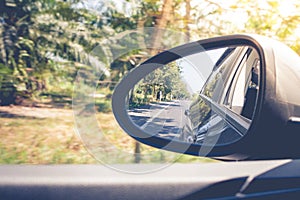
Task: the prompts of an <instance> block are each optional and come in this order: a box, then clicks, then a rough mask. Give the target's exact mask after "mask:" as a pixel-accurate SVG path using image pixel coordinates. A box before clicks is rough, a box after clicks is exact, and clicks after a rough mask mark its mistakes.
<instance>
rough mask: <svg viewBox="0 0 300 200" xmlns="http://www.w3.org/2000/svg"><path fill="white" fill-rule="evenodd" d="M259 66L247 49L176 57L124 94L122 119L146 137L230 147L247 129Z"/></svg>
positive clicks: (219, 49) (257, 81) (258, 59)
mask: <svg viewBox="0 0 300 200" xmlns="http://www.w3.org/2000/svg"><path fill="white" fill-rule="evenodd" d="M259 68H260V58H259V54H258V53H257V51H256V50H255V49H254V48H252V47H250V46H228V47H223V48H217V49H212V50H208V51H204V52H200V53H195V54H192V55H189V56H185V57H182V58H180V59H177V60H174V61H172V62H170V63H168V64H166V65H164V66H162V67H160V68H157V69H156V70H154V71H152V72H151V73H150V74H148V75H147V76H146V77H144V78H143V79H142V80H140V81H139V82H138V83H137V84H136V85H135V86H134V87H133V88H132V89H131V90H130V92H129V94H128V96H127V112H128V115H129V116H130V118H131V120H132V121H133V123H134V124H135V125H136V126H138V127H139V128H140V129H142V130H143V131H145V132H147V133H148V134H149V135H155V136H158V137H161V138H166V139H170V140H179V141H182V142H187V143H197V144H207V145H222V144H226V143H232V142H234V141H237V140H239V139H240V138H241V137H243V135H245V134H246V133H247V130H248V129H249V127H250V125H251V121H252V117H253V113H254V109H255V106H256V102H257V94H258V90H259V71H260V70H259Z"/></svg>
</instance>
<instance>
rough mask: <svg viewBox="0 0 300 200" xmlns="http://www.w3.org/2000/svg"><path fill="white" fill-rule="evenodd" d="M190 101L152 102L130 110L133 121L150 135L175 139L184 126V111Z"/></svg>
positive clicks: (129, 113)
mask: <svg viewBox="0 0 300 200" xmlns="http://www.w3.org/2000/svg"><path fill="white" fill-rule="evenodd" d="M189 104H190V101H186V100H174V101H171V102H152V103H150V104H149V105H143V106H139V107H137V108H132V109H129V110H128V115H129V116H130V117H131V119H132V121H133V122H134V123H135V124H136V125H137V126H139V127H140V128H141V129H143V130H144V131H146V132H147V133H149V134H150V135H156V136H159V137H163V138H168V139H175V138H178V137H179V134H180V132H181V130H182V127H183V125H184V111H185V110H186V109H187V108H188V106H189Z"/></svg>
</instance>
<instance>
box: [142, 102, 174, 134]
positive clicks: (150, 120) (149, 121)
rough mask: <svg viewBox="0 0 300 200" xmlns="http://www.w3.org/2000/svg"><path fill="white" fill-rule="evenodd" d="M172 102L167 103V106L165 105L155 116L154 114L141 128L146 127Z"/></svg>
mask: <svg viewBox="0 0 300 200" xmlns="http://www.w3.org/2000/svg"><path fill="white" fill-rule="evenodd" d="M170 105H171V104H169V105H167V106H166V107H164V108H163V109H162V110H160V111H158V112H157V113H156V114H155V115H154V116H152V117H151V118H150V119H148V120H147V122H146V123H145V124H143V126H142V127H141V129H145V128H146V127H147V126H148V124H149V123H151V122H152V121H153V120H154V119H155V118H156V117H157V116H158V115H160V114H161V113H162V112H163V111H165V110H166V108H168V107H169V106H170Z"/></svg>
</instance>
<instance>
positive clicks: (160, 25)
mask: <svg viewBox="0 0 300 200" xmlns="http://www.w3.org/2000/svg"><path fill="white" fill-rule="evenodd" d="M172 9H173V0H164V4H163V8H162V11H161V15H160V17H159V18H158V19H157V24H156V26H155V32H154V35H153V41H152V49H151V51H150V54H151V55H152V56H153V55H155V54H157V53H158V52H159V51H160V49H158V48H159V47H161V45H160V44H161V42H162V38H163V37H162V36H163V33H164V30H163V29H165V28H166V27H167V24H168V22H169V21H170V20H171V18H172V17H173V16H172Z"/></svg>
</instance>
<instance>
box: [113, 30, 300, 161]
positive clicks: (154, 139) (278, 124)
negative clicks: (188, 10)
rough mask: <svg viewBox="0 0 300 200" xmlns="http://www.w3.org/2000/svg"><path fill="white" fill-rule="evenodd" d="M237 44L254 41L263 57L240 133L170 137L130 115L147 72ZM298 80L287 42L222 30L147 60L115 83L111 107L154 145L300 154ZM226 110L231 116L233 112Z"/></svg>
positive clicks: (195, 151) (217, 152) (202, 151)
mask: <svg viewBox="0 0 300 200" xmlns="http://www.w3.org/2000/svg"><path fill="white" fill-rule="evenodd" d="M234 45H247V46H250V47H252V48H254V49H255V50H256V51H257V53H258V55H259V57H260V68H259V70H260V72H259V74H260V76H259V83H260V86H259V87H260V90H259V91H258V93H257V97H256V98H257V102H256V106H255V107H254V113H253V117H252V123H251V125H250V127H249V129H247V133H246V134H245V135H244V136H243V137H242V138H241V139H239V140H237V141H235V142H233V143H228V144H221V145H214V146H210V145H205V144H195V143H185V142H182V141H177V140H172V141H170V140H168V139H166V138H161V137H158V136H156V135H151V134H149V133H147V132H146V131H144V130H142V129H141V128H140V127H138V126H137V125H136V124H134V123H133V121H132V120H131V119H130V116H129V115H128V113H127V109H126V107H127V105H126V102H127V101H128V93H129V91H130V90H131V89H132V88H133V87H134V86H135V85H136V84H137V83H138V81H140V80H141V79H143V78H144V77H145V76H147V75H148V74H149V73H151V72H153V71H154V70H156V69H158V68H160V67H162V66H164V65H165V64H167V63H170V62H172V61H174V60H177V59H180V58H181V57H184V56H188V55H191V54H194V53H198V52H201V51H206V50H212V49H216V48H224V47H227V46H234ZM199 47H200V48H199ZM285 61H286V62H285ZM299 86H300V59H299V56H298V55H297V54H296V53H295V52H293V51H292V50H291V49H289V48H288V47H286V46H285V45H283V44H281V43H280V42H278V41H274V40H272V39H269V38H266V37H263V36H259V35H231V36H222V37H216V38H210V39H205V40H200V41H197V42H192V43H188V44H185V45H181V46H178V47H175V48H173V49H170V50H168V51H164V52H162V53H160V54H158V55H156V56H154V57H152V58H150V59H148V60H146V61H145V62H143V63H142V64H141V65H139V66H138V67H136V68H134V69H133V70H132V71H131V72H130V73H129V74H128V75H127V76H126V77H124V78H123V79H122V80H121V82H120V83H119V84H118V86H117V87H116V88H115V91H114V94H113V98H112V108H113V112H114V115H115V118H116V120H117V122H118V123H119V125H120V126H121V127H122V128H123V130H124V131H125V132H126V133H128V134H129V135H130V136H132V137H133V138H134V139H136V140H138V141H139V142H142V143H144V144H147V145H150V146H153V147H156V148H160V149H165V150H169V151H175V152H179V153H185V154H190V155H196V156H206V157H213V158H216V159H221V160H260V159H286V158H300V149H299V148H298V146H299V139H300V135H299V134H300V93H299V92H298V93H297V92H296V91H298V90H299ZM296 89H297V90H296ZM296 93H297V94H296ZM212 106H214V105H212ZM216 107H217V105H216ZM185 114H188V113H185ZM224 114H225V115H226V117H228V118H230V117H231V114H229V113H224Z"/></svg>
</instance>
